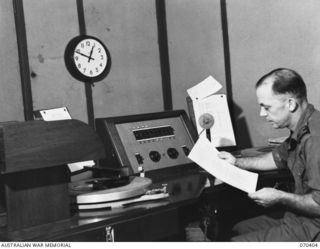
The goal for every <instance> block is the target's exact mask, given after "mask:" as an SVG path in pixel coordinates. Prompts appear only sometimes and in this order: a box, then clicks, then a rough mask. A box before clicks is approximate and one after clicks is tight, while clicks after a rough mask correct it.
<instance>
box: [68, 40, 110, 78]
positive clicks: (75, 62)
mask: <svg viewBox="0 0 320 249" xmlns="http://www.w3.org/2000/svg"><path fill="white" fill-rule="evenodd" d="M65 63H66V66H67V69H68V70H69V72H70V73H71V74H72V75H73V76H74V77H75V78H76V79H78V80H81V81H84V82H86V81H88V82H94V81H99V80H102V79H103V78H104V77H105V76H106V75H107V74H108V72H109V69H110V63H111V58H110V54H109V52H108V50H107V48H106V46H105V45H104V44H103V43H102V42H101V41H100V40H98V39H97V38H95V37H92V36H78V37H75V38H74V39H72V40H71V41H70V42H69V44H68V46H67V47H66V51H65Z"/></svg>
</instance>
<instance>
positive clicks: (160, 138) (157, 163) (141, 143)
mask: <svg viewBox="0 0 320 249" xmlns="http://www.w3.org/2000/svg"><path fill="white" fill-rule="evenodd" d="M189 122H190V121H189V119H188V118H187V116H186V113H185V112H184V111H171V112H162V113H153V114H143V115H135V116H128V117H127V118H125V117H121V118H113V119H110V118H109V119H97V120H96V125H97V132H98V133H99V134H100V136H102V138H103V140H105V141H104V142H105V144H106V147H107V148H109V151H107V154H108V155H110V153H111V154H112V153H113V154H115V155H116V156H117V157H118V159H119V161H120V164H122V166H130V167H131V168H132V170H133V172H134V173H139V172H140V171H141V170H143V171H150V170H156V169H161V168H166V167H173V166H178V165H183V164H189V163H192V162H191V160H190V159H189V158H188V154H189V152H190V150H191V149H192V147H193V145H194V143H195V140H196V138H195V136H196V135H195V134H196V131H195V130H193V127H192V125H191V122H190V123H189ZM106 133H108V136H107V134H106ZM107 140H111V141H107ZM112 148H113V150H112ZM109 162H110V160H109Z"/></svg>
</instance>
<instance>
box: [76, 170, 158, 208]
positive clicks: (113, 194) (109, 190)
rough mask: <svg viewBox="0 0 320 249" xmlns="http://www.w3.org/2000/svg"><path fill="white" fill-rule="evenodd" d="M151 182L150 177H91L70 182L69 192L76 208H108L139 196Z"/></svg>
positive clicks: (146, 189)
mask: <svg viewBox="0 0 320 249" xmlns="http://www.w3.org/2000/svg"><path fill="white" fill-rule="evenodd" d="M151 184H152V180H151V179H149V178H146V177H137V176H128V177H122V178H119V179H110V178H93V179H87V180H84V181H78V182H74V183H71V184H70V194H71V196H72V197H73V201H74V203H75V204H76V205H77V207H78V209H97V208H110V207H114V206H118V205H117V203H118V202H123V200H126V199H132V198H136V197H141V196H142V195H144V194H145V193H146V192H147V191H148V187H149V186H150V185H151ZM118 204H119V203H118Z"/></svg>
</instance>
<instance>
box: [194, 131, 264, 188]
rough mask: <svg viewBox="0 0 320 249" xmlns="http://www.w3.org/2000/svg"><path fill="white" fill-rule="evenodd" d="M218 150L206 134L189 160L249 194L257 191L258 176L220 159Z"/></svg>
mask: <svg viewBox="0 0 320 249" xmlns="http://www.w3.org/2000/svg"><path fill="white" fill-rule="evenodd" d="M218 153H219V152H218V150H217V149H216V148H215V147H214V146H212V144H211V143H210V141H209V140H208V139H207V138H206V136H205V134H204V133H203V135H201V136H200V137H199V139H198V141H197V142H196V144H195V145H194V146H193V148H192V150H191V152H190V154H189V156H188V157H189V158H190V159H191V160H192V161H194V162H195V163H197V164H198V165H199V166H200V167H202V168H203V169H204V170H206V171H207V172H208V173H210V174H211V175H213V176H214V177H216V178H218V179H220V180H221V181H223V182H225V183H227V184H229V185H231V186H233V187H235V188H238V189H241V190H243V191H245V192H247V193H252V192H255V191H256V187H257V182H258V174H257V173H253V172H250V171H247V170H243V169H240V168H238V167H236V166H234V165H232V164H230V163H228V162H227V161H225V160H223V159H221V158H219V157H218Z"/></svg>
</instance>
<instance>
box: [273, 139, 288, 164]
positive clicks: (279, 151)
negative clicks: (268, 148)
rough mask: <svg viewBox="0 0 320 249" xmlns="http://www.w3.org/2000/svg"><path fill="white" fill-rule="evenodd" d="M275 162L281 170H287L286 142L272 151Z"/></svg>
mask: <svg viewBox="0 0 320 249" xmlns="http://www.w3.org/2000/svg"><path fill="white" fill-rule="evenodd" d="M272 156H273V160H274V162H275V164H276V166H277V168H279V169H286V168H288V166H287V160H288V143H287V142H286V141H285V142H283V143H282V144H280V145H279V146H277V147H275V148H274V149H273V150H272Z"/></svg>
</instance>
